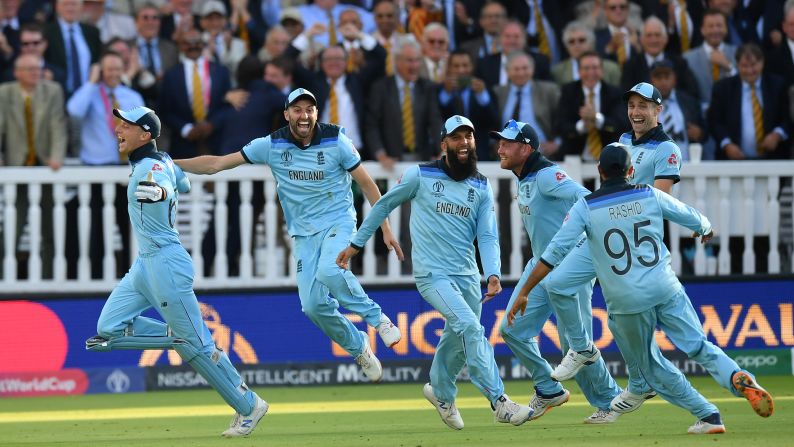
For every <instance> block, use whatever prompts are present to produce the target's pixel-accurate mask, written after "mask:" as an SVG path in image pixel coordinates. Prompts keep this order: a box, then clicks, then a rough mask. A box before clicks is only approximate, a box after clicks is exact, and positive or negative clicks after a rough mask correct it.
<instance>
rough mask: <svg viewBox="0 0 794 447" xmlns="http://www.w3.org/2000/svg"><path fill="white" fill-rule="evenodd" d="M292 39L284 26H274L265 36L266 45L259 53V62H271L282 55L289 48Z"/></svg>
mask: <svg viewBox="0 0 794 447" xmlns="http://www.w3.org/2000/svg"><path fill="white" fill-rule="evenodd" d="M291 40H292V37H290V35H289V33H287V30H286V29H285V28H284V27H282V26H278V25H277V26H274V27H273V28H270V30H269V31H268V32H267V34H265V44H264V45H262V48H261V49H260V50H259V53H257V56H258V57H259V60H260V61H262V62H268V61H271V60H273V59H275V58H277V57H279V56H281V55H282V54H284V51H285V50H286V49H287V47H288V46H289V43H290V41H291Z"/></svg>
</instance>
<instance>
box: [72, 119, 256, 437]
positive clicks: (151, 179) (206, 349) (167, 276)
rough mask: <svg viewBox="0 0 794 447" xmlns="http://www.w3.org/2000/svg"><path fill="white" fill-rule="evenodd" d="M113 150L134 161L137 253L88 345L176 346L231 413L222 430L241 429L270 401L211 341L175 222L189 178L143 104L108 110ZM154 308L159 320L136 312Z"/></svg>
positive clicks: (130, 194) (131, 192)
mask: <svg viewBox="0 0 794 447" xmlns="http://www.w3.org/2000/svg"><path fill="white" fill-rule="evenodd" d="M113 114H114V115H115V116H116V117H118V118H119V119H120V121H119V123H118V125H117V126H116V136H117V137H118V141H119V152H120V153H121V154H122V155H126V156H128V157H129V161H130V165H131V166H132V174H130V179H129V185H128V186H127V200H128V203H129V204H128V206H127V210H128V212H129V214H130V222H131V223H132V228H133V231H134V232H135V236H136V238H137V240H138V246H139V249H138V258H137V259H136V260H135V263H134V264H133V266H132V268H130V271H129V272H127V274H126V275H124V278H122V280H121V282H120V283H119V284H118V285H117V286H116V288H115V289H113V292H111V294H110V297H109V298H108V300H107V302H106V303H105V306H104V307H103V308H102V313H101V314H100V316H99V321H98V322H97V333H98V335H96V336H94V337H91V338H90V339H88V340H87V341H86V349H88V350H94V351H110V350H113V349H174V350H175V351H176V352H177V353H179V356H180V357H182V359H183V360H184V361H186V362H188V363H189V364H190V366H192V367H193V368H194V369H195V370H196V371H198V373H199V374H201V376H202V377H204V379H206V380H207V383H209V384H210V385H211V386H212V387H213V388H215V390H216V391H218V393H219V394H220V395H221V396H222V397H223V399H224V400H225V401H226V403H228V404H229V405H230V406H231V407H232V408H234V409H235V411H236V412H237V414H236V415H235V417H234V419H233V420H232V423H231V426H230V427H229V428H228V429H227V430H226V431H224V432H223V436H227V437H234V436H247V435H249V434H250V433H251V431H253V429H254V428H255V427H256V425H257V424H258V423H259V421H260V420H261V419H262V417H263V416H264V415H265V413H267V410H268V404H267V402H265V401H264V400H262V399H261V398H260V397H259V396H257V395H256V393H254V392H253V391H251V390H250V389H248V387H247V386H246V385H245V383H243V381H242V379H241V378H240V375H239V374H238V373H237V370H236V369H235V368H234V366H232V363H231V362H230V361H229V357H228V356H227V355H226V353H225V352H223V351H221V350H220V349H219V348H218V347H217V346H215V342H214V341H213V340H212V334H211V333H210V330H209V329H208V328H207V325H206V324H204V320H203V319H202V317H201V311H200V310H199V304H198V301H197V300H196V295H195V294H194V293H193V262H192V261H191V259H190V255H189V254H188V253H187V251H185V249H184V247H182V245H181V244H180V243H179V234H178V233H177V231H176V229H175V228H174V222H175V218H176V207H177V203H178V200H179V193H185V192H188V191H189V190H190V182H189V181H188V179H187V177H186V176H185V174H184V173H183V172H182V170H181V169H179V167H177V166H174V164H173V162H172V160H171V157H169V156H168V154H166V153H165V152H160V151H158V150H157V145H156V144H155V139H156V138H157V137H158V136H159V135H160V119H159V118H158V117H157V115H155V113H154V112H153V111H152V110H150V109H148V108H146V107H136V108H134V109H131V110H127V111H121V110H118V109H114V110H113ZM149 308H154V309H155V310H157V312H158V313H159V314H160V316H161V317H163V320H165V322H162V321H159V320H156V319H152V318H147V317H142V316H141V313H143V312H144V311H145V310H147V309H149Z"/></svg>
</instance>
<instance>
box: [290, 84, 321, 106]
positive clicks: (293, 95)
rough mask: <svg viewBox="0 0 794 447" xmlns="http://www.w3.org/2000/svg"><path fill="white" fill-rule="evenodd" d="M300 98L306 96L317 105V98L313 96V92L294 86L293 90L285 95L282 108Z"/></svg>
mask: <svg viewBox="0 0 794 447" xmlns="http://www.w3.org/2000/svg"><path fill="white" fill-rule="evenodd" d="M301 98H308V99H311V100H312V102H313V103H314V105H315V106H316V105H317V98H315V97H314V93H312V92H310V91H308V90H306V89H305V88H296V89H295V90H293V91H291V92H290V93H289V96H287V102H286V103H285V104H284V108H285V109H286V108H288V107H289V106H291V105H292V104H293V103H294V102H295V101H297V100H299V99H301Z"/></svg>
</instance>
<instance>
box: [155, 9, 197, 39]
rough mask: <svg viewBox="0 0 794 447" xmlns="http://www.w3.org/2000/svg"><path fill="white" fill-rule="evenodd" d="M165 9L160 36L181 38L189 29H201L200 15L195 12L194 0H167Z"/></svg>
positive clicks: (163, 37)
mask: <svg viewBox="0 0 794 447" xmlns="http://www.w3.org/2000/svg"><path fill="white" fill-rule="evenodd" d="M166 2H167V3H166V5H165V6H164V9H165V10H169V11H170V12H169V13H167V14H164V15H162V17H161V20H160V38H162V39H168V40H171V41H177V40H179V38H180V36H181V35H182V34H183V33H185V32H186V31H189V30H197V29H200V25H199V21H200V17H199V16H197V15H195V14H193V0H166Z"/></svg>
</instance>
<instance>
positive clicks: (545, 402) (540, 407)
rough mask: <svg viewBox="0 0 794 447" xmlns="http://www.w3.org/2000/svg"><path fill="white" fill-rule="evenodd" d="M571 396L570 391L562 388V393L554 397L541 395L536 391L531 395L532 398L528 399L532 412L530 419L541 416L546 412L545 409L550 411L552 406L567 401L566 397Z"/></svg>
mask: <svg viewBox="0 0 794 447" xmlns="http://www.w3.org/2000/svg"><path fill="white" fill-rule="evenodd" d="M570 397H571V393H570V392H569V391H568V390H566V389H563V390H562V394H560V395H559V396H554V397H541V396H540V395H539V394H538V393H537V392H535V395H534V396H532V399H531V400H530V401H529V408H531V409H532V411H533V414H532V418H531V419H530V420H531V421H534V420H535V419H537V418H539V417H541V416H543V415H544V414H546V412H547V411H550V410H551V409H552V408H554V407H559V406H560V405H562V404H564V403H565V402H568V399H569V398H570Z"/></svg>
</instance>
